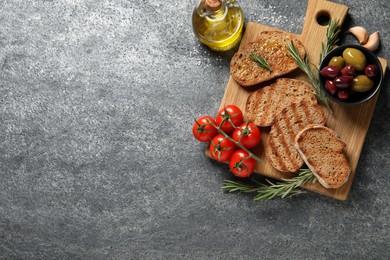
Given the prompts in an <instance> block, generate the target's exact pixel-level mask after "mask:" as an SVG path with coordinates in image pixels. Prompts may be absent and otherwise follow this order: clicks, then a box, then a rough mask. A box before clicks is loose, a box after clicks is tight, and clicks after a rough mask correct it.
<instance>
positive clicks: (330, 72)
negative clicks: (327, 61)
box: [320, 66, 340, 79]
mask: <svg viewBox="0 0 390 260" xmlns="http://www.w3.org/2000/svg"><path fill="white" fill-rule="evenodd" d="M339 73H340V69H339V68H337V67H336V66H326V67H324V68H323V69H322V70H321V71H320V74H321V75H322V76H324V77H325V78H328V79H334V78H335V77H336V76H337V75H338V74H339Z"/></svg>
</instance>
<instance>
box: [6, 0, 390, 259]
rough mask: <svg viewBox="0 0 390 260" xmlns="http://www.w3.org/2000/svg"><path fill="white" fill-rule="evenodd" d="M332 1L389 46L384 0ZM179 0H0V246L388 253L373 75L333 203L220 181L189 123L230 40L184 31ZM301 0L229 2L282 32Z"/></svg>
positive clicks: (325, 255) (382, 146)
mask: <svg viewBox="0 0 390 260" xmlns="http://www.w3.org/2000/svg"><path fill="white" fill-rule="evenodd" d="M336 2H339V3H343V4H347V5H349V7H350V10H349V16H348V18H347V20H346V24H345V27H349V26H352V25H362V26H365V27H366V28H367V30H368V31H369V32H374V31H376V30H379V32H380V35H381V42H382V46H381V48H380V49H379V50H378V52H377V54H378V56H380V57H383V58H386V59H390V50H389V45H388V42H389V41H390V39H389V35H390V26H389V25H390V20H389V16H388V15H389V13H390V7H389V4H388V1H385V0H380V1H379V0H378V1H368V2H367V1H351V0H348V1H336ZM195 3H196V1H194V0H191V1H152V0H146V1H144V0H142V1H141V0H140V1H125V0H106V1H95V0H72V1H71V0H59V1H52V0H34V1H22V0H13V1H7V0H1V1H0V259H298V258H299V259H388V258H389V257H390V254H389V249H388V247H389V244H390V218H389V215H390V189H389V187H390V175H389V169H390V167H389V166H390V165H389V164H390V150H389V147H390V132H389V131H388V130H389V127H390V122H389V115H390V112H389V108H390V101H389V100H390V99H389V95H390V88H389V87H390V84H389V83H388V78H389V75H388V74H389V73H387V76H386V79H385V82H384V84H383V89H382V91H381V94H380V97H379V100H378V104H377V107H376V110H375V113H374V116H373V119H372V122H371V126H370V129H369V132H368V135H367V139H366V142H365V145H364V150H363V153H362V155H361V159H360V163H359V165H358V170H357V173H356V176H355V179H354V181H353V185H352V189H351V192H350V195H349V198H348V199H347V201H345V202H341V201H336V200H334V199H331V198H327V197H324V196H321V195H318V194H315V193H305V194H303V195H300V196H298V197H295V198H293V199H285V200H282V199H275V200H273V201H271V202H265V203H253V202H252V196H251V195H248V194H228V193H224V192H222V191H221V190H220V186H221V182H222V180H223V179H226V178H229V176H230V175H229V172H228V168H227V166H226V165H222V164H219V163H216V162H213V161H211V160H209V159H208V158H206V157H205V155H204V149H205V145H203V144H200V143H198V142H197V141H195V140H194V138H193V137H192V133H191V127H192V123H193V120H194V118H195V117H198V116H200V115H204V114H210V115H214V114H215V113H216V111H217V108H218V107H219V102H220V100H221V98H222V95H223V92H224V88H225V86H226V83H227V80H228V75H229V65H228V64H229V61H230V58H231V53H230V54H229V53H228V54H221V53H213V52H211V51H209V50H208V49H207V48H205V47H204V46H202V45H201V44H200V43H199V42H198V41H197V40H196V39H195V38H194V36H193V33H192V28H191V13H192V9H193V7H194V5H195ZM306 3H307V2H306V1H298V0H294V1H287V0H281V1H265V0H264V1H250V0H243V1H241V2H240V4H241V6H242V7H243V11H244V13H245V17H246V18H245V19H246V20H245V21H246V22H248V21H254V22H259V23H262V24H265V25H269V26H272V27H277V28H280V29H283V30H286V31H291V32H294V33H300V30H301V28H302V25H303V21H304V16H305V10H306ZM355 41H356V40H355V39H354V38H352V36H350V35H346V36H344V37H343V38H342V43H349V42H355Z"/></svg>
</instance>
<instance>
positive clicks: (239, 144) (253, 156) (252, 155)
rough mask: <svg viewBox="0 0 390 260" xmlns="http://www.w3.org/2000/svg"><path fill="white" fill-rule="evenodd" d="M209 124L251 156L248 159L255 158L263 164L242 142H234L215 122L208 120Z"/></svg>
mask: <svg viewBox="0 0 390 260" xmlns="http://www.w3.org/2000/svg"><path fill="white" fill-rule="evenodd" d="M207 121H208V122H209V124H210V125H212V126H213V127H215V129H217V131H218V132H219V133H221V134H223V135H224V136H225V138H226V139H229V140H230V141H232V142H233V143H234V144H235V145H237V146H238V147H240V148H241V149H242V150H244V151H245V152H247V153H248V154H249V156H248V158H253V159H255V160H256V161H257V162H258V163H262V162H263V160H262V159H261V158H259V157H257V156H256V155H254V154H253V153H252V152H251V151H249V150H248V149H246V148H245V147H244V146H243V145H242V144H241V143H240V142H237V141H236V140H234V139H233V138H231V137H230V136H229V135H228V134H227V133H225V131H223V130H222V129H221V127H219V126H217V125H215V124H214V123H213V122H211V121H210V120H207Z"/></svg>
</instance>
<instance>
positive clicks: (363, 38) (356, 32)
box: [349, 26, 369, 44]
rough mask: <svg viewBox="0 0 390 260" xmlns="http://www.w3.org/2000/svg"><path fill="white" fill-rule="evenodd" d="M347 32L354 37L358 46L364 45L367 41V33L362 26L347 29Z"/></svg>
mask: <svg viewBox="0 0 390 260" xmlns="http://www.w3.org/2000/svg"><path fill="white" fill-rule="evenodd" d="M349 32H350V33H351V34H352V35H353V36H355V37H356V38H357V39H358V41H359V43H360V44H366V43H367V41H368V38H369V36H368V32H367V30H366V29H365V28H364V27H362V26H354V27H351V28H349Z"/></svg>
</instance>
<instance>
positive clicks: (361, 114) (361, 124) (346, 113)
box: [206, 0, 387, 200]
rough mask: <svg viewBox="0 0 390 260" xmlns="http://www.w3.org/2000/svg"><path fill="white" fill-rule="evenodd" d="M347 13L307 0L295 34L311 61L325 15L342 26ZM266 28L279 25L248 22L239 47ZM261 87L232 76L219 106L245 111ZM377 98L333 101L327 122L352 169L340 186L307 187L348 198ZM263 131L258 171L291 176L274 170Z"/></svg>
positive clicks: (332, 5)
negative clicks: (342, 144)
mask: <svg viewBox="0 0 390 260" xmlns="http://www.w3.org/2000/svg"><path fill="white" fill-rule="evenodd" d="M347 13H348V7H347V6H345V5H341V4H336V3H332V2H329V1H324V0H309V1H308V6H307V10H306V17H305V22H304V25H303V29H302V33H301V34H299V35H296V36H297V38H298V39H300V40H301V41H302V43H303V44H304V46H305V49H306V52H307V56H308V58H309V61H310V62H311V63H313V64H317V67H318V63H319V58H320V57H319V56H320V53H321V50H322V49H321V48H322V43H323V42H325V39H326V29H327V25H323V23H322V21H323V19H322V18H324V17H325V18H326V17H328V18H329V19H337V20H339V24H340V26H341V25H342V24H343V22H344V20H345V17H346V15H347ZM321 24H322V25H321ZM267 30H279V29H276V28H271V27H268V26H265V25H261V24H256V23H253V22H249V23H248V25H247V27H246V30H245V33H244V35H243V38H242V41H241V45H240V48H241V46H244V45H245V44H246V43H248V42H251V41H254V40H255V39H256V38H257V37H258V35H259V34H260V32H262V31H267ZM357 43H358V42H357ZM379 60H380V62H381V64H382V67H383V72H385V70H386V66H387V61H386V60H384V59H381V58H379ZM285 76H286V77H292V78H298V79H305V80H307V77H306V75H305V74H304V73H303V72H302V71H301V70H299V69H298V70H297V71H295V72H293V73H291V74H288V75H285ZM268 84H269V82H268ZM260 87H261V85H259V86H257V87H255V88H253V89H250V90H247V89H244V88H242V87H240V86H239V85H238V84H237V83H236V82H235V81H234V79H233V78H232V77H230V78H229V81H228V83H227V86H226V90H225V93H224V96H223V98H222V101H221V104H220V107H223V106H224V105H227V104H235V105H237V106H238V107H240V108H241V109H242V111H245V103H246V99H247V97H248V95H249V93H250V91H254V90H257V89H258V88H260ZM377 99H378V94H377V95H376V96H375V97H374V98H373V99H372V100H370V101H369V102H367V103H365V104H361V105H356V106H350V107H342V106H340V105H338V104H336V103H332V102H331V108H332V111H333V113H327V122H326V125H327V126H328V127H330V128H332V129H334V130H335V131H336V132H337V133H338V134H339V136H340V138H341V139H342V140H343V141H344V142H345V143H346V144H347V145H346V150H345V151H346V154H347V156H348V158H349V161H350V163H351V166H352V173H351V175H350V177H349V180H348V182H347V183H346V184H344V185H343V186H342V187H340V188H338V189H326V188H324V187H323V186H321V185H320V184H319V183H318V182H317V183H314V184H309V185H305V186H304V188H305V189H307V190H310V191H313V192H317V193H320V194H324V195H327V196H330V197H333V198H335V199H339V200H345V199H346V198H347V197H348V193H349V191H350V188H351V184H352V181H353V178H354V175H355V173H356V169H357V165H358V161H359V157H360V154H361V151H362V148H363V144H364V140H365V138H366V134H367V130H368V127H369V125H370V121H371V118H372V114H373V112H374V109H375V105H376V102H377ZM261 132H262V142H261V145H259V146H258V147H257V148H255V149H254V150H253V152H254V153H255V154H256V155H257V156H259V157H260V158H262V159H263V160H264V163H258V165H257V167H256V170H255V172H256V173H259V174H262V175H264V176H266V177H270V178H273V179H279V180H280V179H281V178H290V177H291V176H292V175H289V174H286V173H281V172H279V171H277V170H275V169H274V168H273V167H272V166H271V165H270V164H269V162H268V161H267V159H266V156H265V152H264V147H265V143H266V140H267V136H268V133H269V128H261ZM206 154H207V155H208V156H210V154H209V152H208V151H206Z"/></svg>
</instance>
